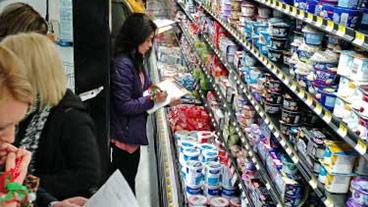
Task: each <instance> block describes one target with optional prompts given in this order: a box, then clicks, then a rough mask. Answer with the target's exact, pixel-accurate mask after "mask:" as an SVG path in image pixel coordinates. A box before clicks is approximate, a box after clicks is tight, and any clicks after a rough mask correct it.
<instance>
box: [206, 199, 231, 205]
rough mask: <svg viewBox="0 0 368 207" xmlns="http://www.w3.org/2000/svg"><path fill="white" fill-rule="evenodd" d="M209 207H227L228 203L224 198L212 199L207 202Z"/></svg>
mask: <svg viewBox="0 0 368 207" xmlns="http://www.w3.org/2000/svg"><path fill="white" fill-rule="evenodd" d="M209 204H210V207H229V205H230V202H229V200H228V199H226V198H222V197H214V198H211V199H210V201H209Z"/></svg>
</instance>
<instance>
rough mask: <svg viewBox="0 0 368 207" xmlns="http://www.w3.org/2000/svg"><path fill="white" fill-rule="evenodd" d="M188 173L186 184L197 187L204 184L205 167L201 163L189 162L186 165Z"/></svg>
mask: <svg viewBox="0 0 368 207" xmlns="http://www.w3.org/2000/svg"><path fill="white" fill-rule="evenodd" d="M186 168H187V172H186V176H185V183H186V184H187V185H190V186H197V185H200V184H201V183H202V180H203V175H202V170H203V165H202V163H201V162H199V161H195V160H189V161H187V164H186Z"/></svg>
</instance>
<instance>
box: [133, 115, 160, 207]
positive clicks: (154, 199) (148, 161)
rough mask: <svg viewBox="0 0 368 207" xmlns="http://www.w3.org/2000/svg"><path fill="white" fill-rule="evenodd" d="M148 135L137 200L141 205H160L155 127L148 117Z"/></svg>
mask: <svg viewBox="0 0 368 207" xmlns="http://www.w3.org/2000/svg"><path fill="white" fill-rule="evenodd" d="M148 120H149V121H148V124H147V137H148V139H149V141H150V145H149V146H144V147H141V160H140V163H139V167H138V174H137V177H136V183H135V186H136V191H137V200H138V203H139V205H140V206H141V207H150V206H152V207H155V206H159V197H158V186H157V166H156V155H155V152H154V146H153V142H152V140H153V128H152V125H151V123H150V119H148Z"/></svg>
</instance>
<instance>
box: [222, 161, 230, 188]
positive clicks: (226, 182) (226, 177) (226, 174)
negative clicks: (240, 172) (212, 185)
mask: <svg viewBox="0 0 368 207" xmlns="http://www.w3.org/2000/svg"><path fill="white" fill-rule="evenodd" d="M232 177H233V176H232V174H231V170H230V169H229V167H227V166H225V165H223V167H222V173H221V186H222V187H224V188H232V187H233V185H232V183H231V179H232Z"/></svg>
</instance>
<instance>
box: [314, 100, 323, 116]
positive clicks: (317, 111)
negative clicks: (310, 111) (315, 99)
mask: <svg viewBox="0 0 368 207" xmlns="http://www.w3.org/2000/svg"><path fill="white" fill-rule="evenodd" d="M314 111H315V112H316V113H317V115H321V113H322V105H321V104H319V103H317V106H316V108H315V110H314Z"/></svg>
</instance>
